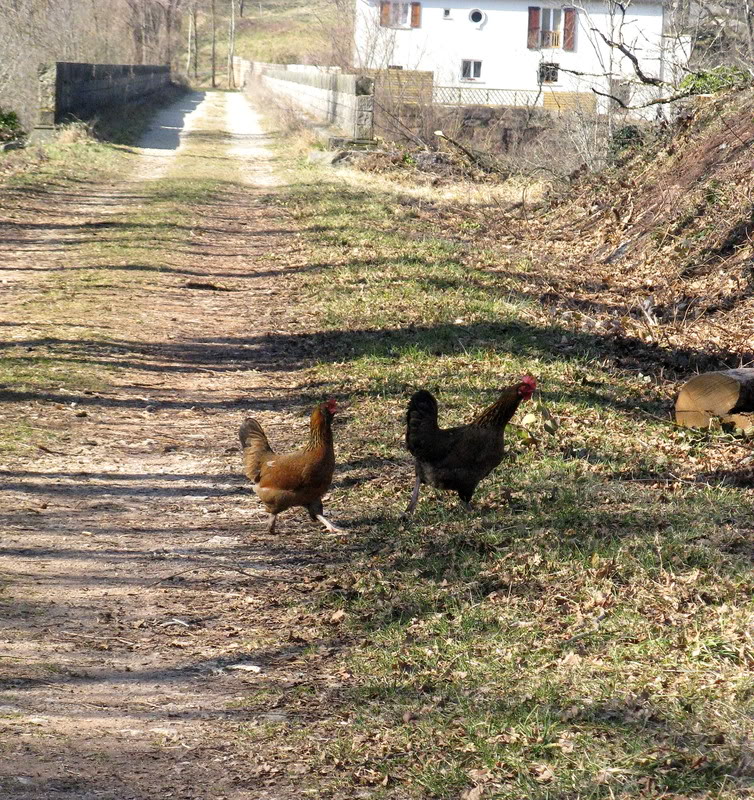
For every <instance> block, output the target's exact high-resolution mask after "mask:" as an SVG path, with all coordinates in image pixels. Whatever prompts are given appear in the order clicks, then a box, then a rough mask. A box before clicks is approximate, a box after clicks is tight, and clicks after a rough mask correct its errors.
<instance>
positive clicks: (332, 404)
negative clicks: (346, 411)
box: [325, 397, 338, 414]
mask: <svg viewBox="0 0 754 800" xmlns="http://www.w3.org/2000/svg"><path fill="white" fill-rule="evenodd" d="M325 405H326V406H327V410H328V411H329V412H330V413H331V414H334V413H335V410H336V409H337V407H338V401H337V400H336V399H335V398H334V397H328V398H327V402H326V403H325Z"/></svg>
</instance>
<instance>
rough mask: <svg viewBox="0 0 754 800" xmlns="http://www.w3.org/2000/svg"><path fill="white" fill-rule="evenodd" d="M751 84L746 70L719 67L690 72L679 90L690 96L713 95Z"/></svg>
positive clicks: (750, 78)
mask: <svg viewBox="0 0 754 800" xmlns="http://www.w3.org/2000/svg"><path fill="white" fill-rule="evenodd" d="M751 82H752V77H751V75H750V74H749V73H748V72H747V71H746V70H743V69H741V68H740V67H726V66H720V67H714V68H713V69H708V70H704V71H703V72H692V73H691V74H689V75H687V76H686V77H685V78H684V79H683V80H682V81H681V85H680V89H681V90H682V91H684V92H689V93H690V94H714V93H715V92H722V91H724V90H725V89H737V88H742V87H744V86H748V85H749V84H750V83H751Z"/></svg>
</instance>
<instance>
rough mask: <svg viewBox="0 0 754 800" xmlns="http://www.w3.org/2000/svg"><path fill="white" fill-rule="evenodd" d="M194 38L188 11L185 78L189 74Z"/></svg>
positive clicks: (192, 22) (191, 17)
mask: <svg viewBox="0 0 754 800" xmlns="http://www.w3.org/2000/svg"><path fill="white" fill-rule="evenodd" d="M193 36H194V17H193V16H192V14H191V12H190V11H189V24H188V41H187V44H186V77H188V76H189V75H190V74H191V43H192V41H193Z"/></svg>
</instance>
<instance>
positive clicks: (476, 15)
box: [469, 8, 484, 25]
mask: <svg viewBox="0 0 754 800" xmlns="http://www.w3.org/2000/svg"><path fill="white" fill-rule="evenodd" d="M469 19H470V20H471V21H472V22H473V23H474V24H475V25H478V24H479V23H480V22H482V20H484V12H483V11H480V10H479V9H478V8H475V9H474V10H473V11H472V12H471V13H470V14H469Z"/></svg>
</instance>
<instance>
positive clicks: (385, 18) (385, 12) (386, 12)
mask: <svg viewBox="0 0 754 800" xmlns="http://www.w3.org/2000/svg"><path fill="white" fill-rule="evenodd" d="M380 25H382V27H383V28H387V27H388V26H389V25H390V3H388V2H387V0H382V2H381V3H380Z"/></svg>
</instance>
